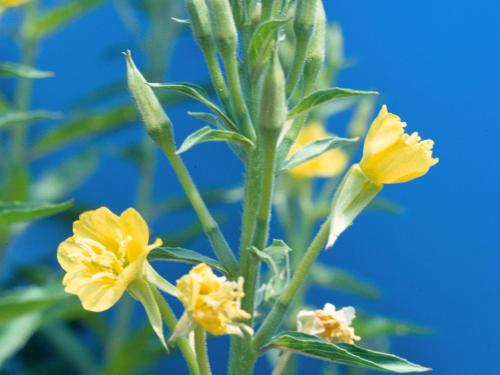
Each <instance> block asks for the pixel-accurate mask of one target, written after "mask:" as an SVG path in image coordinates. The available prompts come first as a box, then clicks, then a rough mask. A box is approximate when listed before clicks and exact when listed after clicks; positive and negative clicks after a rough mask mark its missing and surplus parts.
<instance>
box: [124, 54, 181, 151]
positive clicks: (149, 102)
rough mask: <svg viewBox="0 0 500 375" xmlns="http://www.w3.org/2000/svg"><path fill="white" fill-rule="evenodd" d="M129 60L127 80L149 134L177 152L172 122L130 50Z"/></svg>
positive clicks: (156, 140)
mask: <svg viewBox="0 0 500 375" xmlns="http://www.w3.org/2000/svg"><path fill="white" fill-rule="evenodd" d="M124 55H125V57H126V60H127V82H128V87H129V90H130V93H131V94H132V97H133V98H134V101H135V102H136V104H137V107H138V108H139V112H140V113H141V117H142V120H143V121H144V125H145V127H146V131H147V132H148V134H149V136H150V137H151V138H152V139H153V140H154V141H155V142H156V143H158V144H161V145H162V146H164V147H166V148H167V149H171V150H173V152H175V144H174V136H173V129H172V123H171V121H170V119H169V118H168V116H167V114H166V113H165V111H164V110H163V107H162V105H161V103H160V101H159V100H158V98H157V97H156V95H155V93H154V92H153V89H151V87H149V86H148V85H147V82H146V80H145V79H144V76H143V75H142V74H141V72H140V71H139V69H137V67H136V66H135V63H134V61H133V60H132V55H131V53H130V51H127V52H125V53H124Z"/></svg>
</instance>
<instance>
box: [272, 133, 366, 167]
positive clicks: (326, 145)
mask: <svg viewBox="0 0 500 375" xmlns="http://www.w3.org/2000/svg"><path fill="white" fill-rule="evenodd" d="M357 142H358V138H339V137H330V138H325V139H320V140H318V141H315V142H313V143H311V144H308V145H306V146H304V147H302V148H301V149H299V150H298V151H297V152H295V153H294V154H293V155H292V157H291V158H290V159H287V160H285V161H284V162H283V164H282V165H281V168H280V172H284V171H286V170H288V169H292V168H294V167H297V166H298V165H301V164H303V163H305V162H307V161H309V160H312V159H314V158H317V157H318V156H320V155H322V154H324V153H325V152H328V151H330V150H333V149H335V148H339V147H346V146H352V145H355V144H356V143H357Z"/></svg>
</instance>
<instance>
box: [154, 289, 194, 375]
mask: <svg viewBox="0 0 500 375" xmlns="http://www.w3.org/2000/svg"><path fill="white" fill-rule="evenodd" d="M153 293H154V294H155V298H156V301H158V307H159V308H160V312H161V315H162V316H163V318H164V319H165V323H166V325H167V327H168V329H169V330H170V332H173V331H174V330H175V326H176V325H177V318H176V316H175V314H174V312H173V311H172V309H171V307H170V305H169V304H168V302H167V301H166V300H165V299H164V298H163V296H162V295H161V294H160V292H158V291H157V290H156V288H153ZM175 343H176V345H177V346H178V347H179V350H180V351H181V353H182V355H183V356H184V359H185V361H186V363H187V365H188V368H189V373H190V374H191V375H200V369H199V368H198V363H197V361H196V359H197V358H196V357H197V355H196V356H195V353H194V352H193V350H192V349H191V346H190V345H189V342H188V340H187V339H186V338H185V337H179V338H178V339H177V340H176V341H175Z"/></svg>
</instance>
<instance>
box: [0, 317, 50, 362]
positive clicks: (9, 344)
mask: <svg viewBox="0 0 500 375" xmlns="http://www.w3.org/2000/svg"><path fill="white" fill-rule="evenodd" d="M41 320H42V319H41V316H40V314H37V313H34V314H29V315H24V316H21V317H17V318H16V319H14V320H12V321H10V322H9V323H7V324H2V325H0V368H2V366H3V364H4V363H5V361H6V360H8V359H9V358H10V357H12V356H13V355H15V354H16V353H17V352H18V351H19V350H21V349H22V348H23V347H24V346H25V345H26V342H27V341H28V340H29V339H30V337H31V336H33V334H34V333H35V332H36V331H37V329H38V328H39V327H40V324H41Z"/></svg>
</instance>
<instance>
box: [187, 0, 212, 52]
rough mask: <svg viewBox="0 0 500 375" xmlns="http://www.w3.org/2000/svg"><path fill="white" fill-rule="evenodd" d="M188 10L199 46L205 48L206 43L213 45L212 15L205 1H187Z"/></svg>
mask: <svg viewBox="0 0 500 375" xmlns="http://www.w3.org/2000/svg"><path fill="white" fill-rule="evenodd" d="M186 8H187V11H188V13H189V19H190V21H191V28H192V30H193V35H194V37H195V39H196V41H197V42H198V44H200V46H201V47H202V48H203V46H204V45H205V44H206V43H213V33H212V25H211V23H210V22H211V21H210V13H209V11H208V7H207V4H206V2H205V0H186Z"/></svg>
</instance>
